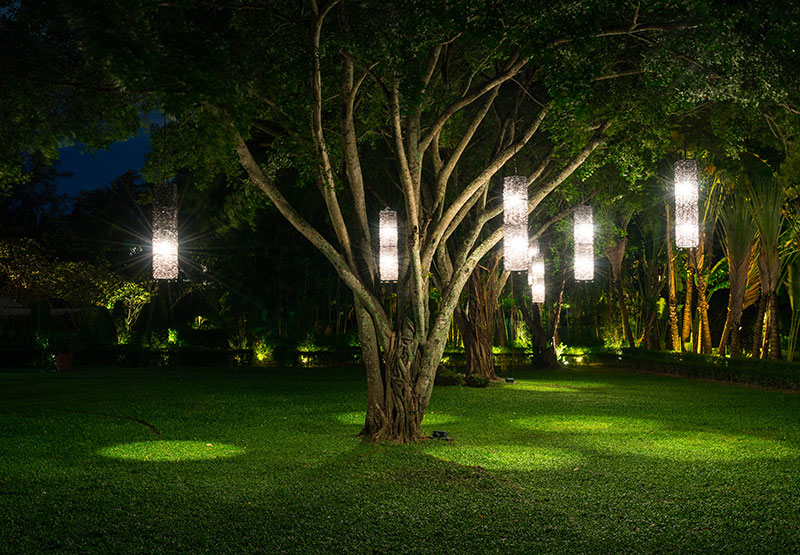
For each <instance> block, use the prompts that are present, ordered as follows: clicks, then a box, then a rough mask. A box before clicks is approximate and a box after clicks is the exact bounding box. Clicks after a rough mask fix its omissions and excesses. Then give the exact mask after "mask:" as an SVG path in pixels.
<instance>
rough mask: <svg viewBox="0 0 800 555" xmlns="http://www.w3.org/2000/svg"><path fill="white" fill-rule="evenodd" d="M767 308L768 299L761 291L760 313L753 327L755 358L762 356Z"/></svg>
mask: <svg viewBox="0 0 800 555" xmlns="http://www.w3.org/2000/svg"><path fill="white" fill-rule="evenodd" d="M766 310H767V299H766V297H765V296H764V293H761V299H760V300H759V301H758V315H757V316H756V324H755V327H754V328H753V358H761V340H762V333H763V330H764V313H765V312H766Z"/></svg>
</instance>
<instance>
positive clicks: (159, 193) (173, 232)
mask: <svg viewBox="0 0 800 555" xmlns="http://www.w3.org/2000/svg"><path fill="white" fill-rule="evenodd" d="M153 279H178V188H177V185H176V184H175V183H174V182H168V183H160V184H157V185H155V187H154V188H153Z"/></svg>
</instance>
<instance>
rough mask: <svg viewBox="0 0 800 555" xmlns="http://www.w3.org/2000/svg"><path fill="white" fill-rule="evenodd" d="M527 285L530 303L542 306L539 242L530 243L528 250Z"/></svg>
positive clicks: (542, 266)
mask: <svg viewBox="0 0 800 555" xmlns="http://www.w3.org/2000/svg"><path fill="white" fill-rule="evenodd" d="M528 255H529V260H530V262H529V265H528V285H529V286H530V288H531V302H532V303H536V304H542V303H543V302H544V256H542V253H541V252H540V251H539V242H538V241H536V240H535V239H534V240H533V241H531V243H530V248H529V249H528Z"/></svg>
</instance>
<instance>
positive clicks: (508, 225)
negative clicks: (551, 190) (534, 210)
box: [503, 175, 528, 272]
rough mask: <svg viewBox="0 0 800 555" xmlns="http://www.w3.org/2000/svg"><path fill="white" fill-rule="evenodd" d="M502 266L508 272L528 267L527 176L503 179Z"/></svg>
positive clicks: (520, 270)
mask: <svg viewBox="0 0 800 555" xmlns="http://www.w3.org/2000/svg"><path fill="white" fill-rule="evenodd" d="M503 268H505V269H506V270H507V271H509V272H524V271H525V270H527V269H528V178H527V177H525V176H524V175H511V176H508V177H506V178H505V179H503Z"/></svg>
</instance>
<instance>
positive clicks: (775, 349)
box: [769, 293, 782, 360]
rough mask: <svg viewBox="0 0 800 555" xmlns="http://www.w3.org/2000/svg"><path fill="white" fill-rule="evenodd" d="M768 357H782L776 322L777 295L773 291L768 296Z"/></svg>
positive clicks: (775, 358) (777, 358) (778, 358)
mask: <svg viewBox="0 0 800 555" xmlns="http://www.w3.org/2000/svg"><path fill="white" fill-rule="evenodd" d="M769 358H771V359H774V360H780V359H781V358H782V356H781V336H780V327H779V324H778V296H777V295H776V294H775V293H772V295H770V296H769Z"/></svg>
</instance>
